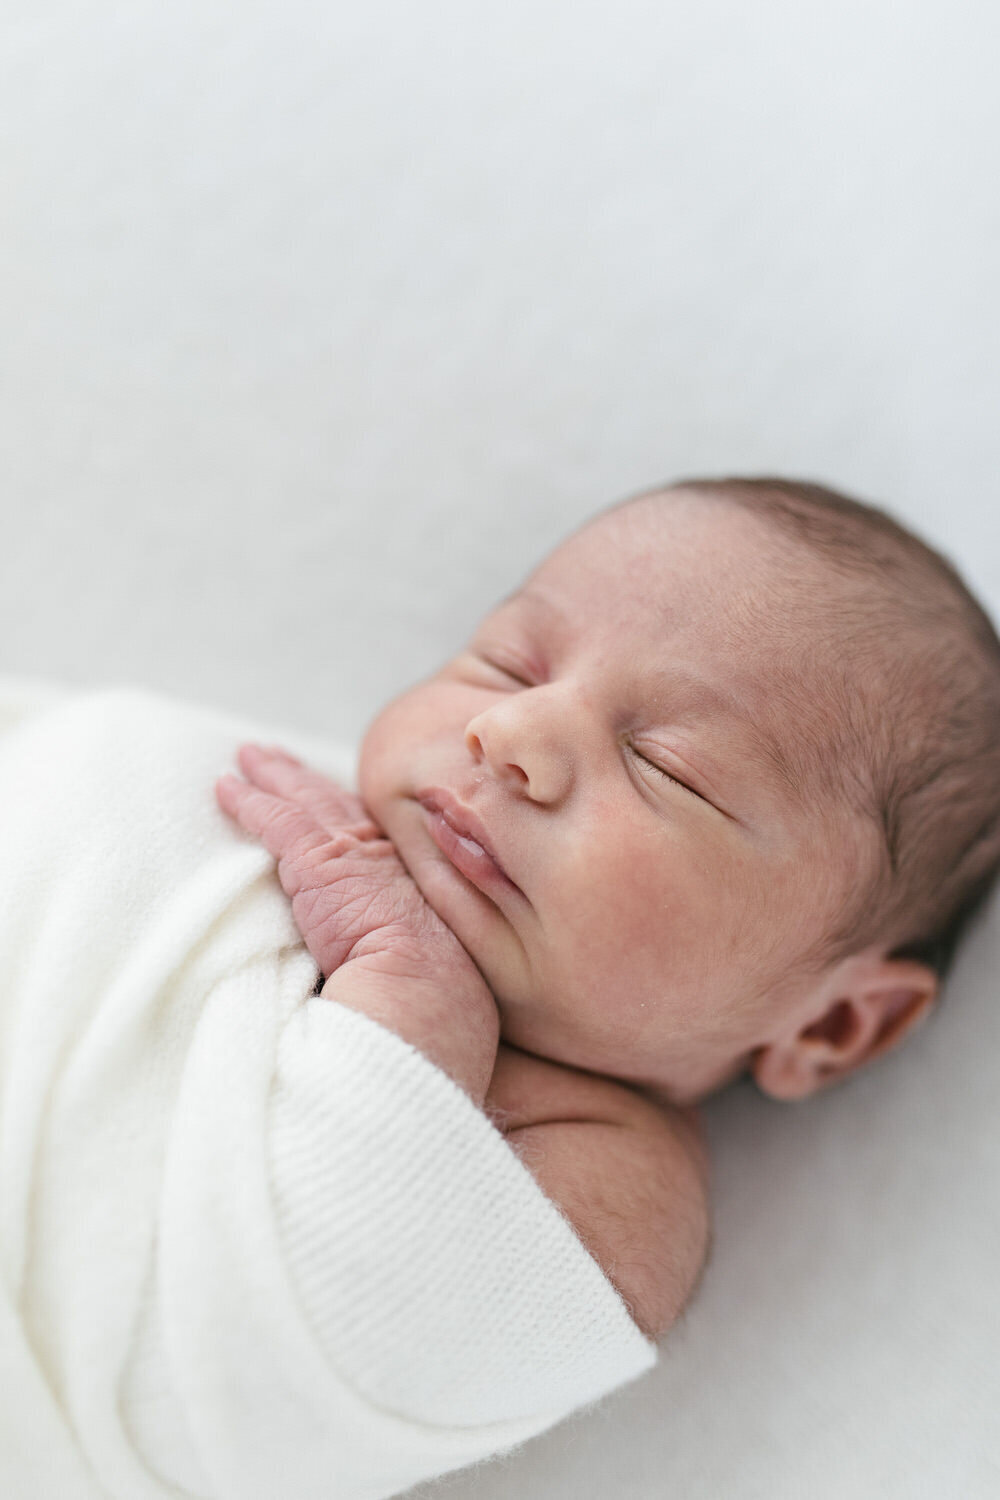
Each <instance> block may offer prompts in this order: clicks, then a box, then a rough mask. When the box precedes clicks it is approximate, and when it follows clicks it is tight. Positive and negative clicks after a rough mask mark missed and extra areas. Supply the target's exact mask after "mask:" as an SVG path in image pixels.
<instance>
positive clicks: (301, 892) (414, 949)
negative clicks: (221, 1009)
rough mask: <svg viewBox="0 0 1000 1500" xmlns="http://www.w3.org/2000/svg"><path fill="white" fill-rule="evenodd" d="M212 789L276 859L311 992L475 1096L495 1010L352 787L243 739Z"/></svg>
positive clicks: (483, 1078)
mask: <svg viewBox="0 0 1000 1500" xmlns="http://www.w3.org/2000/svg"><path fill="white" fill-rule="evenodd" d="M238 759H239V765H240V770H241V771H242V772H243V775H244V776H245V777H246V780H245V781H241V780H240V779H239V777H237V776H223V777H221V778H220V779H219V781H218V782H217V783H216V789H215V791H216V797H217V798H218V801H219V804H220V806H221V807H222V808H223V809H224V811H225V812H227V813H229V815H230V816H231V817H232V818H234V819H235V820H236V822H238V823H239V824H240V826H241V827H242V828H244V829H245V830H246V832H247V833H251V834H253V835H255V836H256V837H257V838H259V839H260V840H261V841H262V843H263V844H264V846H265V848H267V849H268V850H269V851H270V853H271V854H273V855H274V857H275V859H276V860H277V861H278V878H279V880H280V881H281V885H282V888H283V889H284V891H285V892H286V894H287V895H288V896H290V897H291V902H292V916H293V918H294V920H295V925H296V926H297V927H298V929H299V931H300V933H301V934H302V937H303V939H304V941H305V943H306V946H307V947H308V949H309V951H310V953H311V954H312V956H313V958H315V960H316V962H317V964H318V965H319V967H320V969H321V971H322V973H323V975H324V977H325V978H326V979H327V981H328V982H327V984H326V985H325V986H324V988H323V995H324V996H325V997H326V998H328V999H332V1000H336V1001H338V1002H339V1003H340V1004H342V1005H348V1006H350V1007H351V1008H352V1009H354V1010H360V1011H363V1012H364V1013H365V1014H366V1015H369V1016H371V1017H372V1019H373V1020H376V1021H379V1022H380V1023H381V1024H382V1025H384V1026H387V1027H389V1028H390V1029H391V1030H393V1031H395V1032H396V1033H397V1034H398V1035H399V1036H401V1037H402V1038H403V1039H404V1041H407V1042H410V1043H411V1045H412V1046H414V1047H417V1048H419V1050H420V1051H421V1052H423V1053H424V1054H425V1055H426V1056H427V1057H429V1058H430V1060H431V1061H432V1062H434V1063H436V1064H437V1066H438V1067H440V1068H441V1069H443V1071H444V1072H446V1073H448V1074H449V1075H450V1076H451V1077H452V1078H453V1079H454V1080H455V1082H456V1083H458V1084H459V1085H460V1086H461V1087H462V1088H464V1089H465V1090H466V1091H467V1092H468V1093H469V1094H470V1095H471V1096H472V1098H473V1099H474V1100H475V1101H476V1103H477V1104H480V1105H481V1104H482V1102H483V1099H484V1098H485V1095H486V1090H487V1087H488V1086H489V1081H490V1077H491V1075H492V1072H493V1066H494V1062H495V1059H496V1049H497V1041H498V1037H499V1018H498V1014H497V1008H496V1004H495V1002H494V999H493V996H492V995H491V994H490V991H489V988H488V987H487V985H486V982H485V980H484V979H483V977H482V975H481V974H480V973H479V970H478V969H477V968H476V966H475V964H474V963H473V962H472V959H471V958H470V957H469V955H468V953H467V952H466V951H465V949H464V948H463V947H462V945H461V943H459V941H458V939H457V938H456V937H455V935H454V933H453V932H452V931H451V929H450V928H449V927H447V926H446V925H445V923H444V922H442V921H441V919H440V917H439V916H438V915H437V913H436V912H435V911H434V910H433V909H432V908H431V907H430V906H429V905H428V904H427V902H426V901H425V900H424V898H423V896H422V895H421V893H420V890H419V889H418V887H417V885H416V883H415V882H414V880H413V878H412V876H410V875H409V873H408V872H407V870H406V868H405V867H404V865H403V863H402V861H401V860H400V858H399V856H398V855H397V853H396V850H395V848H394V846H393V845H392V843H391V842H390V841H389V839H387V838H385V837H384V836H383V834H382V833H381V830H380V829H379V828H378V827H377V826H376V824H375V823H373V822H372V820H371V818H370V817H369V816H368V814H367V812H366V810H365V806H364V803H363V802H362V801H361V799H360V798H359V797H357V796H355V795H354V794H353V793H352V792H348V791H345V790H344V788H343V787H340V786H338V785H337V783H336V782H334V781H331V780H330V779H329V778H328V777H326V776H323V775H321V774H320V773H319V772H317V771H310V770H309V769H308V768H307V767H305V766H304V765H302V763H301V762H300V761H298V760H296V759H295V758H294V757H293V756H291V755H288V754H287V753H286V752H285V751H283V750H279V749H277V748H271V749H266V750H265V749H263V748H261V747H260V746H257V745H243V746H242V747H241V748H240V750H239V754H238Z"/></svg>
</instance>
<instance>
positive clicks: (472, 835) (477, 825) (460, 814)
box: [417, 786, 514, 885]
mask: <svg viewBox="0 0 1000 1500" xmlns="http://www.w3.org/2000/svg"><path fill="white" fill-rule="evenodd" d="M417 801H418V802H419V803H420V805H421V806H422V807H426V808H428V809H429V810H430V811H431V812H438V813H440V814H441V816H442V818H444V820H445V822H446V823H447V824H448V827H449V828H453V829H454V830H455V832H456V833H458V834H461V835H463V837H465V838H469V839H475V841H476V843H477V844H479V845H480V847H481V848H483V849H485V851H486V853H487V854H488V855H489V857H490V859H491V860H492V861H493V863H494V864H495V865H496V867H497V869H498V870H499V871H500V873H501V874H502V875H504V876H506V878H507V879H508V880H510V876H509V875H508V874H507V871H506V870H505V869H504V867H503V864H502V863H501V861H500V859H499V857H498V855H497V852H496V849H495V848H494V847H493V841H492V839H491V838H490V836H489V834H488V833H487V832H486V830H485V828H484V827H483V825H482V823H481V822H480V821H479V819H478V818H477V817H476V814H475V813H474V812H473V811H472V809H471V808H470V807H466V806H465V803H464V802H460V801H459V800H458V798H457V797H456V796H454V795H453V793H451V792H448V791H445V789H444V787H439V786H430V787H427V788H426V789H425V790H424V791H422V792H418V793H417ZM510 883H511V885H513V884H514V881H513V880H510Z"/></svg>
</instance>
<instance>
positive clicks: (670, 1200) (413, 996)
mask: <svg viewBox="0 0 1000 1500" xmlns="http://www.w3.org/2000/svg"><path fill="white" fill-rule="evenodd" d="M239 762H240V768H241V770H242V771H243V773H244V775H245V776H246V777H247V778H248V780H247V781H240V780H239V779H238V778H236V777H232V776H230V777H224V778H222V780H221V781H220V782H219V783H218V786H217V795H218V798H219V802H220V804H221V805H222V807H223V808H224V809H225V810H226V811H227V812H228V813H230V814H231V816H233V817H234V818H235V819H236V820H237V821H238V822H239V823H240V824H241V826H242V827H243V828H245V829H246V830H247V832H249V833H253V834H255V835H256V836H258V837H259V838H260V839H261V840H262V841H263V843H264V844H265V846H266V847H267V848H268V849H269V850H270V852H271V853H272V854H273V855H274V856H275V858H276V859H277V861H278V875H279V879H280V880H281V883H282V887H283V888H284V890H285V891H286V893H287V894H288V895H289V896H290V897H291V900H292V914H293V916H294V918H295V922H296V925H297V926H298V928H299V931H300V932H301V933H302V936H303V939H304V940H305V942H306V945H307V946H308V948H309V951H310V952H311V953H312V955H313V957H314V958H315V960H316V962H317V964H318V965H319V967H320V969H321V971H322V973H323V974H324V976H327V982H326V984H325V986H324V988H323V995H324V996H325V997H327V998H329V999H332V1000H336V1001H337V1002H338V1003H340V1004H342V1005H347V1006H349V1007H350V1008H352V1009H355V1010H359V1011H361V1012H363V1013H364V1014H366V1015H368V1016H370V1017H371V1018H372V1019H373V1020H376V1021H378V1022H379V1023H380V1024H382V1025H384V1026H386V1027H387V1028H389V1029H390V1030H392V1031H394V1032H396V1033H397V1035H399V1036H400V1037H402V1038H403V1040H404V1041H407V1042H409V1043H410V1044H411V1045H412V1046H414V1047H415V1048H417V1049H418V1050H419V1051H420V1052H422V1053H423V1054H424V1055H425V1056H426V1057H428V1058H429V1059H430V1060H431V1061H432V1062H434V1063H435V1064H436V1065H437V1066H438V1067H440V1068H441V1069H442V1070H443V1071H444V1072H446V1073H447V1074H448V1075H449V1076H450V1077H451V1078H453V1079H454V1080H455V1082H456V1083H458V1084H459V1085H460V1086H461V1087H462V1088H464V1089H465V1090H466V1092H467V1093H469V1094H470V1096H471V1097H472V1099H473V1100H474V1102H475V1103H476V1104H478V1105H479V1106H480V1107H483V1108H485V1109H486V1111H487V1112H488V1113H489V1114H490V1116H491V1117H492V1118H493V1119H494V1121H495V1123H496V1124H497V1125H498V1127H499V1128H500V1129H501V1130H502V1131H503V1133H504V1135H505V1136H506V1138H507V1140H508V1141H509V1143H510V1145H511V1147H512V1148H513V1149H514V1150H515V1151H516V1152H517V1154H518V1155H519V1156H520V1157H521V1159H522V1161H523V1162H524V1165H525V1166H526V1167H527V1168H528V1170H529V1171H530V1172H531V1173H532V1175H533V1176H534V1177H535V1178H536V1180H537V1181H538V1183H539V1185H540V1186H541V1187H542V1189H543V1191H544V1192H545V1193H546V1195H547V1196H548V1197H549V1198H551V1199H552V1200H553V1202H555V1203H556V1204H557V1205H558V1206H559V1208H560V1209H561V1210H562V1212H563V1213H564V1214H565V1215H566V1217H567V1218H568V1219H569V1220H570V1222H571V1223H572V1224H573V1226H574V1228H575V1230H576V1232H577V1234H578V1235H579V1236H580V1238H581V1240H582V1241H583V1243H584V1244H585V1245H586V1246H587V1248H588V1249H589V1250H590V1252H591V1254H592V1255H593V1256H594V1258H595V1259H596V1260H597V1262H598V1263H599V1264H600V1265H601V1267H602V1268H603V1270H604V1271H605V1274H606V1275H607V1276H608V1277H609V1279H610V1280H611V1281H612V1282H613V1283H614V1284H615V1286H617V1288H618V1290H619V1291H620V1292H621V1294H622V1296H623V1297H624V1298H625V1300H626V1302H627V1303H628V1304H629V1306H630V1308H631V1311H632V1314H633V1317H634V1318H635V1321H636V1322H637V1323H638V1324H639V1326H640V1327H641V1328H642V1329H643V1331H644V1332H645V1333H647V1334H649V1335H651V1336H654V1337H655V1336H657V1335H659V1334H661V1333H663V1332H665V1331H666V1329H667V1328H668V1327H669V1326H670V1324H671V1323H673V1321H674V1320H675V1319H676V1317H677V1316H678V1314H679V1313H680V1311H681V1310H682V1308H683V1306H684V1305H685V1303H686V1301H687V1300H688V1299H689V1297H690V1295H691V1292H692V1289H693V1287H694V1285H695V1283H696V1281H697V1276H698V1272H699V1270H700V1268H701V1266H702V1264H703V1262H704V1258H705V1255H706V1252H707V1243H708V1207H707V1184H706V1180H705V1167H706V1163H705V1157H704V1152H703V1149H702V1147H701V1144H700V1140H699V1138H698V1132H697V1127H696V1125H695V1124H694V1120H693V1117H692V1116H690V1115H689V1114H688V1113H687V1112H681V1111H678V1110H671V1109H668V1108H666V1107H664V1106H662V1105H658V1104H653V1103H652V1102H651V1101H650V1100H648V1099H646V1098H644V1097H643V1096H641V1095H640V1094H638V1093H637V1092H635V1090H633V1089H630V1088H627V1087H625V1086H624V1085H622V1084H619V1083H616V1082H614V1081H612V1080H611V1079H607V1078H601V1077H598V1076H597V1075H595V1074H590V1073H583V1072H580V1071H578V1070H576V1069H571V1068H566V1067H563V1066H561V1065H560V1064H556V1063H552V1062H548V1061H546V1060H544V1059H542V1058H538V1057H534V1056H532V1055H530V1054H528V1053H522V1052H518V1051H516V1050H515V1049H513V1048H509V1047H500V1048H499V1052H498V1047H497V1043H498V1037H499V1017H498V1013H497V1008H496V1004H495V1001H494V999H493V996H492V994H491V993H490V991H489V988H488V987H487V985H486V983H485V981H484V980H483V978H482V976H481V974H480V973H479V970H478V969H477V968H476V966H475V965H474V963H473V962H472V960H471V958H470V957H469V955H468V953H467V952H466V950H465V949H464V948H463V947H462V946H461V944H460V943H459V942H458V939H457V938H456V937H455V935H454V934H453V933H452V932H451V930H450V929H449V928H448V927H447V926H446V925H445V924H444V923H443V922H442V921H441V920H440V918H439V917H438V916H437V914H436V913H435V912H434V911H433V910H432V908H431V907H430V906H428V904H427V903H426V901H425V900H424V898H423V896H422V895H421V893H420V891H419V889H418V887H417V886H416V884H415V882H414V881H413V879H412V877H411V876H410V875H409V874H408V872H407V871H406V869H405V867H404V866H403V864H402V862H401V861H400V859H399V857H398V855H397V854H396V851H395V849H394V847H393V845H392V844H391V843H390V841H389V840H388V839H386V838H384V837H383V836H382V835H381V832H380V830H379V829H378V828H377V827H376V825H375V824H374V823H373V822H372V821H371V819H370V818H369V817H368V814H367V812H366V810H365V808H364V804H363V803H362V802H361V801H360V799H359V798H357V797H356V796H354V795H353V794H352V793H350V792H346V791H344V790H343V789H342V788H341V787H338V786H337V785H336V784H335V783H333V782H331V781H329V780H328V779H327V778H326V777H324V776H321V775H319V774H318V773H316V772H313V771H309V770H307V769H306V768H305V767H304V766H302V765H301V764H300V763H299V762H298V761H296V760H294V759H293V758H292V757H291V756H288V755H286V754H285V753H284V752H282V751H276V750H268V751H265V750H262V749H260V748H259V747H255V746H244V747H243V748H242V749H241V751H240V753H239Z"/></svg>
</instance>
